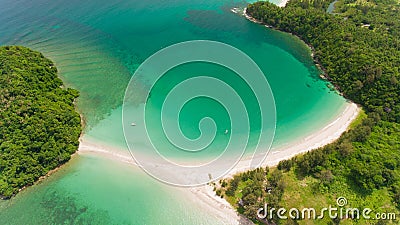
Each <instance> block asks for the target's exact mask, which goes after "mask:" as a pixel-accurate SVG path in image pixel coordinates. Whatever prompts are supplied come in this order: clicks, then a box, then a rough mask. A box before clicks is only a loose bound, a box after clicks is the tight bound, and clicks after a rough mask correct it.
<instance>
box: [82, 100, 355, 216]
mask: <svg viewBox="0 0 400 225" xmlns="http://www.w3.org/2000/svg"><path fill="white" fill-rule="evenodd" d="M346 104H347V105H346V107H345V109H344V110H343V111H342V112H341V114H339V115H338V116H336V117H335V118H334V119H333V120H332V121H331V122H330V123H329V124H327V125H326V126H325V127H323V128H322V129H320V130H318V131H315V132H313V133H312V134H311V135H309V136H307V137H305V138H303V139H302V140H299V141H295V142H292V143H289V144H288V145H287V146H283V147H279V148H277V149H274V150H273V151H270V152H269V153H268V155H267V157H266V159H265V161H264V162H263V163H262V165H261V166H262V167H265V166H269V167H273V166H276V165H277V164H278V163H279V162H280V161H282V160H286V159H290V158H292V157H294V156H296V155H299V154H303V153H305V152H308V151H311V150H313V149H316V148H319V147H323V146H325V145H327V144H330V143H332V142H334V141H336V140H337V139H338V138H339V137H340V136H341V135H342V133H343V132H345V131H346V130H347V129H348V127H349V126H350V124H351V122H352V121H353V120H354V119H355V118H356V117H357V116H358V114H359V112H360V110H361V109H360V108H359V107H358V106H357V105H356V104H355V103H351V102H349V103H346ZM77 154H79V155H82V154H92V155H97V156H100V157H105V158H107V159H110V160H116V161H119V162H122V163H126V164H130V165H133V166H134V168H135V169H140V168H139V167H138V165H137V164H136V163H135V161H134V159H133V158H132V157H131V155H130V153H129V151H127V150H126V152H124V151H122V150H121V149H120V148H118V147H112V146H109V145H107V144H103V143H100V142H99V141H97V140H90V139H87V138H81V142H80V145H79V150H78V151H77ZM255 157H265V156H264V155H262V156H255ZM252 158H253V157H251V156H249V157H246V158H243V159H241V160H240V161H239V163H238V164H237V165H236V166H235V167H234V168H233V169H232V170H230V171H229V172H228V173H227V174H226V175H225V176H224V177H222V178H221V179H226V178H231V177H233V175H235V174H237V173H241V172H245V171H248V170H250V169H252V168H250V163H251V161H252ZM183 179H184V177H183ZM181 190H182V192H183V194H185V195H186V196H187V197H188V198H191V199H192V200H193V202H195V203H196V204H200V205H201V206H202V207H203V208H204V209H205V210H206V211H208V212H209V213H211V214H213V215H215V216H216V217H217V218H219V219H222V220H224V221H226V223H229V224H235V223H236V224H246V223H248V220H247V219H246V218H244V217H243V216H241V215H240V214H239V213H237V212H236V210H235V209H234V208H233V207H232V206H231V205H230V204H229V203H228V202H227V201H226V200H225V199H222V198H221V197H219V196H217V195H216V193H215V192H214V191H213V187H212V186H210V185H204V186H200V187H192V188H181Z"/></svg>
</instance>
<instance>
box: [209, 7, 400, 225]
mask: <svg viewBox="0 0 400 225" xmlns="http://www.w3.org/2000/svg"><path fill="white" fill-rule="evenodd" d="M331 2H333V1H331V0H290V1H289V2H288V4H287V5H286V7H284V8H280V7H278V6H276V5H274V4H272V3H269V2H256V3H254V4H250V5H249V6H248V7H247V13H248V14H249V15H250V16H252V17H253V18H255V19H257V20H258V21H260V22H261V23H264V24H267V25H269V26H272V27H273V28H275V29H278V30H281V31H284V32H288V33H292V34H295V35H297V36H298V37H300V38H301V39H302V40H304V41H305V42H306V43H307V44H309V45H310V46H311V47H312V49H313V53H314V61H315V62H316V64H319V66H320V68H321V69H322V71H321V72H323V73H324V76H325V77H326V78H327V79H329V81H331V83H333V84H334V85H335V87H336V88H337V89H338V90H339V91H340V92H341V93H342V94H343V95H344V96H345V97H346V98H347V99H350V100H352V101H354V102H356V103H358V104H359V105H361V106H362V107H363V109H364V111H363V113H361V115H360V116H359V118H358V119H357V120H356V121H354V122H353V124H352V126H351V127H350V129H349V130H348V131H347V132H345V133H344V134H343V135H342V136H341V137H340V138H339V139H338V140H337V141H336V142H334V143H332V144H329V145H327V146H324V147H322V148H319V149H315V150H313V151H310V152H308V153H305V154H303V155H298V156H296V157H294V158H292V159H290V160H285V161H282V162H280V163H279V164H278V166H277V167H276V168H267V169H266V170H263V169H257V170H254V171H250V172H246V173H243V174H238V175H236V176H234V178H233V179H231V180H224V181H221V185H220V188H219V189H216V191H217V194H218V195H219V196H223V197H225V198H226V199H227V200H228V201H229V202H230V203H231V204H232V205H234V206H236V207H237V209H238V211H239V212H240V213H242V214H243V215H245V216H246V217H247V218H249V219H251V220H253V221H254V222H256V223H259V224H271V223H272V224H342V223H343V224H394V223H395V224H398V223H399V220H398V219H397V220H393V221H390V220H388V221H384V220H380V221H377V222H376V221H373V222H371V221H366V220H363V219H360V220H350V221H349V220H348V219H349V218H340V217H337V218H334V219H331V218H324V219H323V220H313V221H310V220H302V219H290V220H281V219H279V218H277V217H274V218H272V219H260V218H259V217H257V215H256V212H257V209H259V208H260V207H263V205H265V204H266V203H268V204H269V205H271V206H274V207H275V208H278V207H285V208H287V209H289V208H301V207H304V206H313V207H317V208H318V207H319V208H322V207H325V206H326V205H327V204H333V205H334V204H335V203H334V201H335V199H336V198H337V197H339V196H345V197H347V198H350V199H351V205H352V206H353V207H359V208H362V207H365V206H368V207H370V208H371V209H373V210H374V212H382V210H383V209H384V210H385V211H386V212H394V213H397V215H398V213H399V212H400V82H399V81H400V70H399V68H400V33H399V29H398V28H399V27H400V13H398V12H399V11H400V3H399V2H398V1H391V0H385V1H381V0H369V1H359V0H338V1H335V2H336V4H335V9H334V10H333V12H332V13H328V12H327V8H328V6H329V5H330V3H331ZM364 112H365V113H364ZM310 222H311V223H310ZM346 222H347V223H346ZM370 222H371V223H370ZM374 222H376V223H374Z"/></svg>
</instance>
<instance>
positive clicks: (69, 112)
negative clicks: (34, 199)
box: [0, 46, 81, 198]
mask: <svg viewBox="0 0 400 225" xmlns="http://www.w3.org/2000/svg"><path fill="white" fill-rule="evenodd" d="M78 96H79V93H78V91H76V90H74V89H70V88H64V87H63V82H62V81H61V79H59V78H58V77H57V68H56V67H55V66H54V64H53V63H52V62H51V61H50V60H49V59H47V58H45V57H44V56H43V55H42V54H41V53H39V52H35V51H32V50H30V49H28V48H25V47H19V46H4V47H0V102H1V104H0V196H1V197H2V198H9V197H11V196H13V195H14V194H16V193H17V192H18V190H19V189H21V188H22V187H25V186H27V185H32V184H33V183H34V182H35V181H37V180H38V179H39V178H40V177H41V176H44V175H46V174H47V173H48V172H49V171H50V170H52V169H55V168H56V167H58V166H60V165H61V164H63V163H65V162H67V161H68V160H69V159H70V157H71V154H73V153H74V152H75V151H76V150H77V149H78V145H79V136H80V134H81V119H80V115H79V114H78V113H77V112H76V111H75V107H74V101H75V99H76V98H77V97H78Z"/></svg>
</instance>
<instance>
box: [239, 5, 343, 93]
mask: <svg viewBox="0 0 400 225" xmlns="http://www.w3.org/2000/svg"><path fill="white" fill-rule="evenodd" d="M288 2H289V0H285V1H284V2H282V3H280V4H279V5H277V6H279V7H281V8H282V7H285V6H286V4H287V3H288ZM242 13H243V15H244V17H245V18H246V19H247V20H249V21H251V22H253V23H256V24H260V25H264V26H265V27H266V28H269V29H273V30H276V31H279V32H283V33H287V34H290V35H293V36H295V37H297V38H299V39H300V40H301V41H302V42H303V43H304V44H305V45H307V46H308V48H309V49H310V51H311V58H312V60H313V63H314V65H315V66H316V67H317V68H318V69H319V70H320V71H321V72H322V73H321V74H320V75H319V77H320V78H321V79H323V80H326V81H329V82H330V84H331V85H333V87H334V88H333V87H332V88H331V89H332V90H335V91H337V92H338V94H339V95H340V96H343V97H345V98H346V96H344V95H343V93H342V92H341V91H340V87H339V86H338V85H335V84H333V83H332V82H331V81H332V80H331V78H330V77H329V75H328V73H327V70H326V69H325V68H324V67H323V66H322V64H321V62H320V61H319V60H318V58H317V57H315V55H316V54H315V49H314V47H313V46H312V45H311V44H309V43H307V42H305V41H304V40H303V39H302V38H301V37H300V36H299V35H298V34H296V33H291V32H288V31H285V30H281V29H278V28H276V27H273V26H271V25H269V24H266V23H265V22H263V21H260V20H258V19H256V18H254V17H252V16H251V15H249V14H248V13H247V8H244V9H243V12H242ZM346 99H347V98H346Z"/></svg>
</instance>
